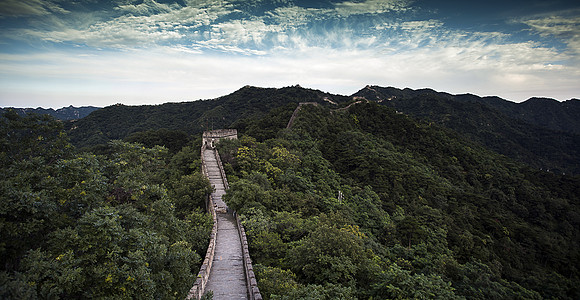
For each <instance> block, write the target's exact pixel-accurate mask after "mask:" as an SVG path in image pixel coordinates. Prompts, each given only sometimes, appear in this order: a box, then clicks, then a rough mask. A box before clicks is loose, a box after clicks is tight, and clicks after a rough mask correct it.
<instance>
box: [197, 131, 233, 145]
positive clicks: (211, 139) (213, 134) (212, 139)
mask: <svg viewBox="0 0 580 300" xmlns="http://www.w3.org/2000/svg"><path fill="white" fill-rule="evenodd" d="M237 138H238V130H236V129H217V130H211V131H204V132H203V135H202V143H203V145H204V146H205V147H207V148H210V149H213V148H214V147H215V143H217V141H219V140H220V139H237Z"/></svg>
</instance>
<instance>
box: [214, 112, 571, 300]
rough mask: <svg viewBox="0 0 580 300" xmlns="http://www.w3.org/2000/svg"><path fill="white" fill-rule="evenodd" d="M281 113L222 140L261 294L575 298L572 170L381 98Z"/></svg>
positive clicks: (230, 198)
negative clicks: (291, 119) (532, 162)
mask: <svg viewBox="0 0 580 300" xmlns="http://www.w3.org/2000/svg"><path fill="white" fill-rule="evenodd" d="M276 114H280V115H285V116H287V115H288V111H283V110H281V109H280V110H278V111H273V112H271V113H270V114H269V115H267V116H266V117H264V118H263V119H253V120H251V121H250V120H246V122H245V129H243V130H242V131H243V133H244V134H245V135H244V136H243V137H242V138H241V139H240V140H239V141H224V142H222V143H221V145H220V147H219V148H220V151H221V155H222V161H223V162H224V163H225V168H226V171H227V173H228V176H229V180H230V184H231V189H230V191H229V192H228V194H227V195H226V201H227V203H228V205H230V206H231V207H232V208H234V209H236V210H238V211H239V212H240V213H241V214H242V216H243V219H244V221H243V224H244V226H245V227H246V230H247V232H248V238H249V244H250V253H251V254H252V257H253V259H254V263H255V270H256V272H257V276H258V279H259V284H260V289H261V291H262V294H263V295H264V296H265V297H266V298H269V299H299V298H306V299H354V298H359V299H369V298H371V297H372V298H373V299H390V298H397V299H403V298H445V299H447V298H458V299H459V298H467V299H506V298H511V299H513V298H525V299H540V298H559V299H577V298H578V297H579V296H580V294H579V293H580V291H579V290H578V286H579V284H580V281H579V280H580V279H579V278H578V268H579V267H580V265H579V261H580V254H579V251H578V249H579V248H578V247H579V246H580V245H579V241H580V207H579V200H580V199H579V197H580V178H578V177H571V176H559V175H555V174H552V173H547V172H543V171H535V170H532V169H530V168H529V167H526V166H525V165H522V164H519V163H515V162H513V161H511V160H509V159H507V158H505V157H502V156H499V155H497V154H495V153H493V152H491V151H489V150H486V149H484V148H482V147H481V146H478V145H477V144H475V143H473V142H469V141H467V140H464V139H462V138H461V137H459V136H457V134H455V133H453V132H452V131H450V130H448V129H444V128H442V127H439V126H437V125H434V124H431V123H426V122H425V123H424V122H417V121H415V120H413V119H412V118H409V117H408V116H405V115H403V114H398V113H396V112H395V111H394V110H393V109H390V108H387V107H384V106H379V105H377V104H371V103H368V104H364V103H363V104H357V105H353V106H352V107H351V108H349V109H348V110H344V111H332V110H330V109H328V108H324V107H320V106H305V107H304V108H303V109H302V111H301V113H300V115H299V117H298V118H297V120H296V122H295V124H294V126H293V127H292V128H291V129H284V126H280V125H282V124H283V122H279V124H277V125H276V124H273V123H275V122H272V121H271V120H276V117H275V115H276ZM268 124H272V125H270V126H268ZM254 135H255V136H256V137H258V138H256V137H254Z"/></svg>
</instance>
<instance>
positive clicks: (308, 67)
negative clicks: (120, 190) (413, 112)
mask: <svg viewBox="0 0 580 300" xmlns="http://www.w3.org/2000/svg"><path fill="white" fill-rule="evenodd" d="M266 2H267V4H268V5H267V6H264V4H265V3H266ZM2 3H3V4H2V5H6V4H5V3H9V6H10V5H11V6H12V7H16V6H18V5H20V6H19V7H20V8H19V9H20V11H21V12H20V14H23V11H28V16H29V17H26V18H25V19H26V20H24V21H23V22H25V21H30V22H36V23H35V24H38V23H41V25H35V26H24V27H22V26H21V27H13V28H8V29H7V30H5V31H3V32H2V33H0V42H6V43H8V42H9V40H10V39H19V40H20V41H25V42H27V44H30V45H33V46H34V45H36V46H39V48H41V49H42V50H41V51H39V52H34V51H31V52H32V54H26V53H19V54H7V53H4V54H2V53H3V52H2V51H0V90H1V91H2V92H0V99H6V97H8V94H10V97H13V95H18V94H19V93H20V94H21V95H24V94H26V93H29V94H30V93H36V94H35V95H36V96H35V95H30V97H29V98H33V97H36V98H38V99H40V98H41V96H40V95H43V94H44V95H47V96H46V97H51V96H50V95H52V94H54V95H55V96H54V98H52V100H51V101H59V98H58V96H57V93H56V92H55V90H56V89H57V88H56V87H57V86H60V87H61V89H63V90H67V91H69V92H70V93H73V92H75V91H78V94H79V95H80V94H81V92H82V90H83V89H84V91H86V92H87V93H88V94H92V95H95V97H97V96H96V95H101V96H102V98H103V99H108V100H107V101H109V102H108V103H106V104H112V103H115V102H126V103H128V104H131V103H133V104H137V103H145V102H146V101H150V102H154V101H157V102H159V101H181V100H195V99H199V98H211V97H215V96H219V95H223V94H224V93H225V92H229V91H233V90H235V89H237V88H239V87H240V86H243V85H246V84H251V85H258V86H277V87H280V86H286V85H292V84H301V85H303V86H309V87H313V88H320V89H324V90H328V91H331V92H336V93H343V94H350V93H353V92H355V91H356V90H358V89H359V88H361V87H362V86H365V85H367V84H378V85H395V86H400V87H406V86H409V87H415V88H421V87H432V88H436V89H441V90H445V91H449V92H453V93H464V92H472V93H479V94H484V95H488V94H490V93H492V94H498V95H500V96H503V97H507V98H510V99H514V100H524V99H525V98H526V97H529V96H533V95H536V96H551V97H562V98H565V97H570V96H574V95H575V94H574V93H576V95H577V93H578V92H579V90H578V87H577V80H578V78H579V77H580V59H579V58H578V57H580V30H579V29H578V28H580V25H579V23H580V21H579V17H578V15H579V14H578V13H571V12H567V13H562V14H550V15H541V16H534V17H527V18H520V19H519V20H517V23H518V24H523V25H525V26H526V28H527V29H528V31H527V33H528V35H529V38H528V39H526V38H521V37H519V38H518V39H514V38H513V36H514V35H513V33H512V32H503V31H501V30H500V29H498V30H497V31H477V30H473V29H471V30H470V29H461V28H457V27H454V28H451V27H450V26H448V25H447V24H446V23H445V19H444V18H440V16H439V15H437V14H433V13H425V12H423V13H419V11H418V8H416V7H414V6H413V2H411V1H403V0H366V1H354V0H351V1H327V2H324V3H322V2H321V3H322V4H321V5H318V6H316V7H306V6H298V5H296V3H299V2H298V1H290V0H267V1H266V0H251V1H250V0H243V1H242V0H215V1H214V0H211V1H210V0H205V1H203V0H202V1H199V0H186V1H181V2H179V3H172V4H168V3H167V2H166V1H160V0H144V1H129V0H128V1H122V2H118V3H115V4H109V5H110V7H105V8H102V10H99V11H94V12H78V11H73V10H72V9H71V12H70V13H64V12H65V11H64V9H62V8H61V7H60V6H58V5H56V4H55V3H58V2H49V1H48V0H24V1H21V2H16V1H13V0H6V1H5V2H2ZM26 6H28V7H31V8H29V9H24V8H23V7H26ZM0 7H1V6H0ZM5 7H7V6H5ZM66 7H67V8H68V9H70V8H69V7H68V6H66ZM33 8H34V9H33ZM59 9H60V10H59ZM6 11H10V14H11V15H13V16H17V15H18V13H17V12H18V9H16V8H12V9H11V10H6ZM30 16H36V17H30ZM7 18H8V17H6V16H5V17H4V19H3V20H6V19H7ZM73 25H74V26H73ZM538 36H539V37H542V39H534V37H538ZM550 39H556V40H558V41H560V43H563V45H565V49H562V48H561V47H556V46H554V45H552V44H549V43H546V42H545V41H546V40H550ZM45 45H50V47H45ZM25 82H28V83H30V86H32V85H34V89H31V88H30V87H29V86H26V84H24V83H25ZM47 83H50V85H49V84H47ZM144 91H147V93H144ZM543 91H544V92H543ZM545 91H554V93H553V94H545ZM542 93H544V94H542ZM73 94H74V93H73ZM71 95H72V94H71ZM75 95H77V94H75ZM566 95H567V96H566ZM69 96H70V95H69ZM14 97H16V96H14ZM23 97H24V96H23ZM70 97H73V96H70ZM576 97H577V96H576ZM112 101H114V102H112ZM140 101H141V102H140ZM111 102H112V103H111ZM0 104H2V103H0ZM65 105H66V103H65Z"/></svg>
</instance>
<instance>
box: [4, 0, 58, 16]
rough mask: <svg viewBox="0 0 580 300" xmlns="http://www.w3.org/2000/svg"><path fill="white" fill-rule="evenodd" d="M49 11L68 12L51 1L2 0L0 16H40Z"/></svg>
mask: <svg viewBox="0 0 580 300" xmlns="http://www.w3.org/2000/svg"><path fill="white" fill-rule="evenodd" d="M50 13H61V14H64V13H68V11H67V10H65V9H63V8H61V7H60V6H58V5H57V4H55V3H53V2H51V1H45V0H2V1H1V2H0V17H21V16H40V15H48V14H50Z"/></svg>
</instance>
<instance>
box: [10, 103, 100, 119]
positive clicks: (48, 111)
mask: <svg viewBox="0 0 580 300" xmlns="http://www.w3.org/2000/svg"><path fill="white" fill-rule="evenodd" d="M8 109H12V110H14V111H15V112H16V113H18V114H19V115H21V116H24V115H27V114H37V115H50V116H53V117H55V118H56V119H59V120H63V121H70V120H78V119H82V118H84V117H86V116H88V115H89V114H90V113H92V112H93V111H95V110H97V109H99V107H94V106H82V107H74V106H72V105H71V106H69V107H63V108H59V109H56V110H55V109H52V108H42V107H38V108H14V107H5V108H0V113H4V112H5V111H7V110H8Z"/></svg>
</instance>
